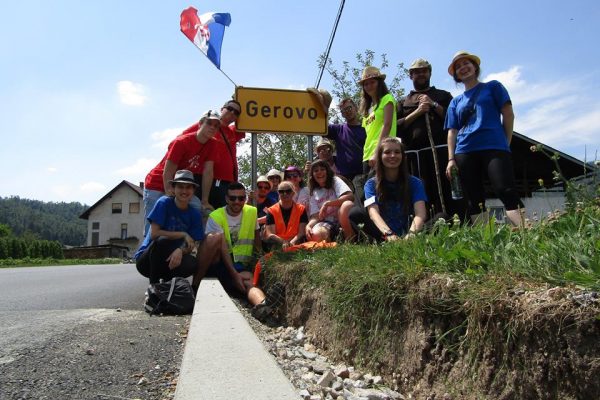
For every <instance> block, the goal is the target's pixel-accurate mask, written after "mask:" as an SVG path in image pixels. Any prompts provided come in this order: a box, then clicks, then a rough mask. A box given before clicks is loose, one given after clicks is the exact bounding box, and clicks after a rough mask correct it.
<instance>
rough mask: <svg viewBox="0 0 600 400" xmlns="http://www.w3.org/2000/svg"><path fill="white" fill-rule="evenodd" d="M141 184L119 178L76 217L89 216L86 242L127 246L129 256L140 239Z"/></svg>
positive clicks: (86, 217)
mask: <svg viewBox="0 0 600 400" xmlns="http://www.w3.org/2000/svg"><path fill="white" fill-rule="evenodd" d="M142 197H143V196H142V188H141V187H140V186H137V185H134V184H133V183H131V182H127V181H125V180H124V181H122V182H121V183H119V184H118V185H117V186H115V187H114V188H113V189H112V190H111V191H110V192H108V193H107V194H105V195H104V197H102V198H101V199H100V200H98V201H97V202H96V203H95V204H94V205H93V206H91V207H90V208H88V209H87V210H85V212H84V213H83V214H81V215H80V216H79V218H82V219H86V220H88V228H87V243H86V244H87V246H92V247H94V246H106V245H113V246H115V247H121V248H123V249H125V248H127V249H128V250H126V251H125V252H126V254H123V256H124V257H131V256H132V255H133V253H135V250H136V249H137V248H138V247H139V245H140V243H141V241H142V240H143V234H144V210H143V203H142Z"/></svg>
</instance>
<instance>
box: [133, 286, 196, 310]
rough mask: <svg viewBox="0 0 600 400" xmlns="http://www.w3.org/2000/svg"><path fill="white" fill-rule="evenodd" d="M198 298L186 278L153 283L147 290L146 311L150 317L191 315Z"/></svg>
mask: <svg viewBox="0 0 600 400" xmlns="http://www.w3.org/2000/svg"><path fill="white" fill-rule="evenodd" d="M195 302H196V298H195V296H194V290H193V289H192V285H191V284H190V282H189V281H188V280H187V279H186V278H180V277H175V278H173V279H171V280H170V281H168V282H162V280H161V282H159V283H152V284H150V286H148V290H146V302H145V303H144V309H145V310H146V312H147V313H148V314H150V315H154V314H170V315H184V314H191V313H192V311H193V310H194V303H195Z"/></svg>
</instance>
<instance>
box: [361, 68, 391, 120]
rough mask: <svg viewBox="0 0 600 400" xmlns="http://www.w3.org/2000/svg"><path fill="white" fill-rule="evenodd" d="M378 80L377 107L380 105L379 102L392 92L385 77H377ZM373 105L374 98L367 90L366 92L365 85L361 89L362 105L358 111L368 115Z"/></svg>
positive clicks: (365, 115)
mask: <svg viewBox="0 0 600 400" xmlns="http://www.w3.org/2000/svg"><path fill="white" fill-rule="evenodd" d="M376 81H377V104H376V105H375V107H376V108H377V107H378V106H379V102H380V101H381V99H382V98H383V96H385V95H386V94H388V93H389V92H390V90H389V89H388V87H387V85H386V84H385V81H384V80H383V79H379V78H376ZM361 86H362V85H361ZM372 105H373V99H372V98H371V96H369V95H368V94H367V92H365V88H364V86H363V87H362V90H361V91H360V107H359V109H358V111H359V112H360V114H361V115H362V116H364V117H368V116H369V110H370V109H371V106H372Z"/></svg>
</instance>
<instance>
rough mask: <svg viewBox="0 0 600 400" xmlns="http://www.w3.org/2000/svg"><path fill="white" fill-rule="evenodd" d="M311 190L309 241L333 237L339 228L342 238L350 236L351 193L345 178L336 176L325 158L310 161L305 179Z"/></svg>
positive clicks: (351, 232)
mask: <svg viewBox="0 0 600 400" xmlns="http://www.w3.org/2000/svg"><path fill="white" fill-rule="evenodd" d="M308 188H309V193H310V200H309V214H310V218H309V221H308V224H307V225H306V238H307V239H308V240H310V241H315V242H319V241H322V240H326V241H332V240H335V238H336V236H337V232H338V231H339V228H340V227H341V228H342V231H343V233H344V238H345V239H351V238H352V237H353V236H354V231H353V230H352V226H351V225H350V220H349V219H348V214H349V212H350V209H351V208H352V206H353V202H354V195H353V194H352V190H350V187H348V185H346V183H344V181H343V180H342V179H341V178H339V177H337V176H335V174H334V173H333V170H332V169H331V167H330V166H329V164H328V163H327V162H326V161H323V160H317V161H315V162H313V163H312V164H311V168H310V177H309V180H308Z"/></svg>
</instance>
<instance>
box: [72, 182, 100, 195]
mask: <svg viewBox="0 0 600 400" xmlns="http://www.w3.org/2000/svg"><path fill="white" fill-rule="evenodd" d="M79 190H81V191H82V192H83V193H102V192H105V191H107V189H106V186H105V185H103V184H102V183H99V182H86V183H84V184H82V185H81V186H79Z"/></svg>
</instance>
